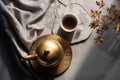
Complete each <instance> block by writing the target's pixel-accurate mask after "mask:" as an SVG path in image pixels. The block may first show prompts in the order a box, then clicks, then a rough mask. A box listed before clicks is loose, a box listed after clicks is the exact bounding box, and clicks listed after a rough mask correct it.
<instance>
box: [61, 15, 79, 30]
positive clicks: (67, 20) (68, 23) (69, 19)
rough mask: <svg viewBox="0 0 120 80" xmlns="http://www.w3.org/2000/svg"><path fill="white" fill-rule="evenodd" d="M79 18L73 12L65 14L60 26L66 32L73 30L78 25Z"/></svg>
mask: <svg viewBox="0 0 120 80" xmlns="http://www.w3.org/2000/svg"><path fill="white" fill-rule="evenodd" d="M78 23H79V20H78V18H77V16H76V15H74V14H72V13H66V14H64V15H63V16H62V17H61V19H60V26H61V28H62V29H63V30H64V31H65V32H73V31H75V29H76V27H77V26H78Z"/></svg>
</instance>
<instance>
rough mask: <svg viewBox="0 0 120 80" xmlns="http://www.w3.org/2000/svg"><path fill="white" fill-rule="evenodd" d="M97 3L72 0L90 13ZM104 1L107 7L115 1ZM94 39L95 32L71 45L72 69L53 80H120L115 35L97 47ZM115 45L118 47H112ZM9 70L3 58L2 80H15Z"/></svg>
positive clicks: (106, 37)
mask: <svg viewBox="0 0 120 80" xmlns="http://www.w3.org/2000/svg"><path fill="white" fill-rule="evenodd" d="M95 1H96V0H72V1H71V2H78V3H80V4H82V5H83V6H84V7H85V8H86V9H87V10H88V12H90V10H91V9H98V8H97V7H96V5H95ZM104 1H105V2H106V3H107V6H109V5H111V4H112V3H114V0H104ZM45 34H51V29H50V28H49V27H46V28H45V29H44V31H43V32H42V34H41V36H42V35H45ZM94 38H95V32H94V31H93V33H92V35H91V36H90V37H89V39H87V40H86V41H84V42H82V43H79V44H74V45H71V48H72V51H73V58H72V62H71V65H70V67H69V68H68V70H67V71H66V72H65V73H64V74H62V75H61V76H58V77H56V78H55V79H53V80H120V58H119V54H120V49H119V48H120V45H117V43H115V39H114V38H115V37H114V33H112V31H109V32H107V33H106V35H105V43H104V44H103V45H102V46H96V45H95V43H94ZM0 42H2V39H1V38H0ZM114 44H115V45H117V47H112V46H113V45H114ZM0 47H1V48H0V52H3V51H2V47H3V46H0ZM6 60H7V59H6ZM8 62H9V61H8ZM8 69H9V68H7V67H6V66H5V63H4V61H3V58H0V80H15V79H13V78H11V77H10V76H11V75H12V74H10V73H9V72H8ZM13 73H14V72H13ZM25 80H27V79H25Z"/></svg>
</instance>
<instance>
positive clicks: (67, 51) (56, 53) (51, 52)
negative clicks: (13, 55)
mask: <svg viewBox="0 0 120 80" xmlns="http://www.w3.org/2000/svg"><path fill="white" fill-rule="evenodd" d="M35 54H36V55H37V56H36V55H35ZM33 55H35V56H33ZM29 56H30V57H29ZM31 56H32V57H31ZM26 57H28V58H26ZM26 57H25V58H26V59H27V60H30V63H31V65H32V67H33V68H34V69H35V70H36V72H37V73H39V74H40V75H44V76H58V75H60V74H62V73H63V72H65V71H66V70H67V68H68V67H69V66H70V63H71V59H72V50H71V47H70V45H69V43H68V42H67V41H65V40H64V39H63V38H61V37H60V36H58V35H53V34H49V35H45V36H42V37H40V38H38V39H37V40H36V41H35V42H34V43H33V44H32V46H31V48H30V52H29V55H28V56H26Z"/></svg>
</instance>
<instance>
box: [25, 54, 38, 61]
mask: <svg viewBox="0 0 120 80" xmlns="http://www.w3.org/2000/svg"><path fill="white" fill-rule="evenodd" d="M37 57H38V55H37V54H35V53H33V54H30V55H27V56H24V57H23V58H24V59H25V60H33V59H36V58H37Z"/></svg>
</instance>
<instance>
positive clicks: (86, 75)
mask: <svg viewBox="0 0 120 80" xmlns="http://www.w3.org/2000/svg"><path fill="white" fill-rule="evenodd" d="M62 1H64V2H65V4H67V3H68V2H78V3H81V4H82V5H83V6H84V7H85V8H87V9H88V11H89V13H90V10H91V9H95V10H96V9H98V8H97V7H96V6H95V1H96V0H62ZM67 1H68V2H67ZM104 1H105V2H106V3H107V5H110V4H113V3H115V0H104ZM52 3H54V1H53V0H0V80H120V50H119V48H120V35H118V36H116V35H115V34H114V32H113V30H111V31H108V32H106V34H105V35H104V39H105V42H104V43H103V45H102V46H96V45H95V44H94V38H95V35H94V33H95V32H93V33H92V35H91V36H90V37H89V39H88V40H86V41H85V42H82V43H79V44H75V45H71V48H72V51H73V58H72V63H71V65H70V67H69V69H68V70H67V71H66V72H65V73H64V74H63V75H61V76H59V77H56V78H55V79H50V78H44V77H41V76H38V75H36V74H35V73H34V71H33V70H32V69H31V67H30V65H29V64H26V62H24V61H23V60H22V58H21V56H25V55H27V54H28V52H29V48H30V46H31V44H32V42H33V41H35V40H36V39H37V38H38V37H40V36H42V35H45V34H48V33H50V31H51V27H50V25H51V24H49V23H47V22H45V21H44V19H45V14H46V12H47V11H48V8H49V7H50V6H51V4H52ZM58 6H62V5H60V4H59V3H58ZM54 7H55V6H54ZM50 12H51V14H53V13H54V11H50ZM48 15H49V19H52V17H53V16H51V15H50V14H48ZM49 19H48V18H46V20H47V21H49V22H50V23H52V22H51V21H52V20H49ZM46 23H47V25H48V26H46Z"/></svg>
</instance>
